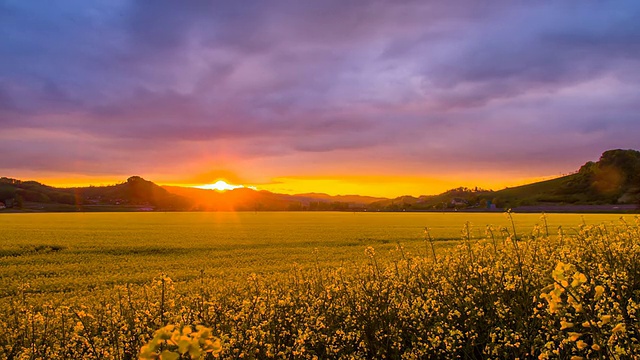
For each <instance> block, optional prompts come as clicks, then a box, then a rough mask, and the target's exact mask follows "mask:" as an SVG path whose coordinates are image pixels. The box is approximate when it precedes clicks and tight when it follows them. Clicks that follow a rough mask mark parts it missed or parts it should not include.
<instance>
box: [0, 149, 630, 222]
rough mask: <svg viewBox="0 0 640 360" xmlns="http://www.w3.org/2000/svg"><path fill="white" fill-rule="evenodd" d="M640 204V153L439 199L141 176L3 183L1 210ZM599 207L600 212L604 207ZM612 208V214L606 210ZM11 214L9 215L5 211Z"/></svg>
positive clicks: (612, 153)
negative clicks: (200, 184)
mask: <svg viewBox="0 0 640 360" xmlns="http://www.w3.org/2000/svg"><path fill="white" fill-rule="evenodd" d="M631 204H639V205H640V152H639V151H636V150H620V149H618V150H609V151H606V152H604V153H603V154H602V156H601V157H600V159H599V160H598V161H596V162H592V161H589V162H587V163H586V164H584V165H583V166H582V167H580V169H579V170H578V171H577V172H575V173H573V174H571V175H567V176H563V177H559V178H556V179H552V180H546V181H540V182H536V183H533V184H528V185H523V186H517V187H512V188H506V189H503V190H499V191H492V190H484V189H478V188H473V189H471V188H465V187H461V188H456V189H452V190H449V191H446V192H444V193H442V194H439V195H422V196H419V197H415V196H409V195H406V196H401V197H397V198H395V199H385V198H377V197H371V196H361V195H338V196H332V195H328V194H323V193H307V194H297V195H287V194H277V193H272V192H269V191H264V190H262V191H257V190H252V189H248V188H240V189H234V190H230V191H224V192H220V191H215V190H204V189H197V188H187V187H178V186H158V185H156V184H154V183H153V182H151V181H147V180H145V179H143V178H141V177H139V176H132V177H130V178H128V179H127V181H126V182H123V183H120V184H116V185H110V186H90V187H77V188H64V189H61V188H55V187H51V186H47V185H44V184H41V183H39V182H36V181H21V180H16V179H9V178H4V177H3V178H0V209H2V208H10V209H23V210H34V211H76V210H84V211H91V210H95V211H120V210H129V211H131V210H185V211H275V210H290V211H305V210H308V211H314V210H338V211H346V210H348V211H358V210H369V211H421V210H447V209H448V210H487V209H488V210H491V209H500V208H518V207H527V206H528V207H537V208H543V207H544V206H554V207H555V208H557V209H560V208H565V207H567V206H569V207H568V208H567V209H568V210H567V211H570V207H571V206H574V208H575V209H577V208H578V206H581V207H585V206H601V207H602V206H607V205H625V206H626V208H629V207H630V206H632V205H631ZM598 209H600V208H598ZM605 209H606V208H605ZM3 211H7V210H3Z"/></svg>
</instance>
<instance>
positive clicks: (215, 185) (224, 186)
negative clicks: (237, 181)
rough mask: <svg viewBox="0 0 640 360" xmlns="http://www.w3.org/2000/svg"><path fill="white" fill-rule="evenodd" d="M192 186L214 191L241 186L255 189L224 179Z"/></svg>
mask: <svg viewBox="0 0 640 360" xmlns="http://www.w3.org/2000/svg"><path fill="white" fill-rule="evenodd" d="M194 187H195V188H198V189H205V190H216V191H227V190H233V189H243V188H248V189H253V190H256V188H255V187H254V186H244V185H232V184H229V183H227V182H226V181H224V180H218V181H216V182H215V183H213V184H207V185H200V186H194Z"/></svg>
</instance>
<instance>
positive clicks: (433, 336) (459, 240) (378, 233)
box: [0, 213, 640, 359]
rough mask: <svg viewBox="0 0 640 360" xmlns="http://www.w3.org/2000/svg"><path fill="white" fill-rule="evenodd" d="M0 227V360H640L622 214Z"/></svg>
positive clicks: (144, 217)
mask: <svg viewBox="0 0 640 360" xmlns="http://www.w3.org/2000/svg"><path fill="white" fill-rule="evenodd" d="M83 216H86V217H83ZM0 224H1V225H2V228H3V232H2V235H0V241H1V242H0V252H1V253H0V275H2V279H1V281H2V290H1V291H2V294H1V298H0V357H1V358H7V359H40V358H42V359H79V358H89V359H102V358H107V359H137V358H145V359H151V358H154V359H157V358H162V359H177V358H185V359H192V358H194V359H197V358H222V359H226V358H229V359H235V358H247V359H252V358H254V359H263V358H274V359H278V358H286V359H314V358H316V359H341V358H343V359H371V358H389V359H401V358H402V359H424V358H468V359H485V358H498V359H500V358H502V359H513V358H540V359H546V358H559V359H580V358H585V359H586V358H612V359H626V358H635V357H638V356H640V355H639V354H640V342H639V341H638V336H639V334H638V332H639V331H640V326H639V323H638V318H637V316H638V315H637V313H638V311H639V310H640V305H638V304H639V303H640V299H638V297H639V296H640V262H639V261H638V260H639V258H640V224H639V222H638V219H637V218H634V217H631V216H627V217H625V218H620V217H619V216H615V215H585V216H580V215H549V216H542V217H541V216H540V215H522V214H510V213H508V214H505V215H503V214H351V213H323V214H303V213H273V214H263V213H259V214H249V213H243V214H231V213H226V214H222V213H221V214H40V215H36V214H20V215H12V216H11V217H4V216H3V217H1V218H0Z"/></svg>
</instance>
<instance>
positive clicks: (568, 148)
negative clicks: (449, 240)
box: [0, 0, 640, 197]
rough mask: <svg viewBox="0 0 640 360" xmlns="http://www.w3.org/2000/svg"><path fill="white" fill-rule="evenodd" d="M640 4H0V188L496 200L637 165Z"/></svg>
mask: <svg viewBox="0 0 640 360" xmlns="http://www.w3.org/2000/svg"><path fill="white" fill-rule="evenodd" d="M638 18H640V2H637V1H611V2H579V1H567V2H562V3H558V2H551V1H540V2H511V1H493V2H491V3H480V2H477V1H471V0H468V1H462V0H461V1H453V2H446V3H445V2H440V1H370V2H366V3H365V2H362V3H360V2H344V1H322V2H299V1H273V2H261V1H243V2H230V1H192V2H188V3H187V2H173V1H154V2H136V1H128V0H117V1H110V0H109V1H107V0H104V1H93V2H83V1H60V2H45V1H34V2H22V1H12V0H0V58H1V59H2V66H1V67H0V154H2V156H0V176H8V177H13V178H18V179H24V180H31V179H32V180H37V181H41V182H44V183H46V184H50V185H56V186H77V185H89V184H94V185H100V184H114V183H118V182H121V181H123V180H125V179H126V178H127V177H129V176H131V175H140V176H142V177H144V178H145V179H148V180H151V181H154V182H156V183H158V184H166V185H181V186H196V185H205V184H212V183H215V182H216V181H218V180H220V179H224V180H225V181H226V182H228V183H231V184H241V185H245V186H256V187H257V188H259V189H264V190H269V191H273V192H279V193H306V192H323V193H328V194H332V195H336V194H360V195H372V196H385V197H395V196H399V195H421V194H436V193H440V192H442V191H444V190H447V189H450V188H454V187H458V186H468V187H474V186H478V187H483V188H491V189H501V188H504V187H505V186H514V185H519V184H524V183H527V182H531V181H534V180H538V179H542V178H550V177H555V176H560V175H562V174H565V173H570V172H572V171H575V170H577V169H578V168H579V167H580V166H581V165H582V164H584V163H585V162H586V161H590V160H594V161H595V160H597V159H598V157H599V156H600V154H601V153H602V152H603V151H605V150H608V149H617V148H622V149H640V137H639V136H638V134H640V111H639V110H640V42H639V41H638V39H640V22H638V21H637V19H638Z"/></svg>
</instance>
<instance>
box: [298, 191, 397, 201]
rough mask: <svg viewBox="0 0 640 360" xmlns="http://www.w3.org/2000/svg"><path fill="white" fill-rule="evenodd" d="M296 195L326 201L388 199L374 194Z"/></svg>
mask: <svg viewBox="0 0 640 360" xmlns="http://www.w3.org/2000/svg"><path fill="white" fill-rule="evenodd" d="M294 196H296V197H302V198H308V199H318V200H326V201H340V202H345V203H351V204H371V203H373V202H376V201H381V200H387V199H386V198H382V197H373V196H363V195H329V194H323V193H306V194H296V195H294Z"/></svg>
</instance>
